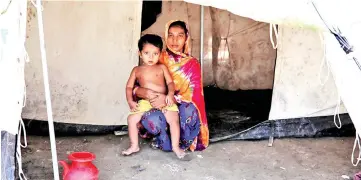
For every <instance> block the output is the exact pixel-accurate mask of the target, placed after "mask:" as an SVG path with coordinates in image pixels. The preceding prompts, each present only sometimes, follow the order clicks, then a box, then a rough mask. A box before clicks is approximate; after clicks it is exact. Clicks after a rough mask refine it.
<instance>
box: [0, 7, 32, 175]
mask: <svg viewBox="0 0 361 180" xmlns="http://www.w3.org/2000/svg"><path fill="white" fill-rule="evenodd" d="M26 7H27V3H26V0H12V1H11V0H1V1H0V13H1V14H0V84H1V85H0V87H1V88H0V132H1V134H0V139H1V145H0V155H1V158H0V160H1V162H0V179H14V172H15V157H14V154H15V151H16V154H17V155H16V158H17V160H18V162H21V150H20V137H21V134H20V131H19V134H18V128H19V123H20V122H22V121H21V112H22V108H23V106H24V98H25V96H24V94H25V80H24V66H25V62H26V60H27V57H28V56H27V53H26V50H25V35H26ZM21 127H23V126H21ZM16 135H18V139H17V143H16ZM25 145H26V144H25ZM18 172H19V173H22V168H21V163H20V165H19V166H18Z"/></svg>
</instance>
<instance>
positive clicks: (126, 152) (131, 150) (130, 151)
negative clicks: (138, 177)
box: [122, 146, 139, 156]
mask: <svg viewBox="0 0 361 180" xmlns="http://www.w3.org/2000/svg"><path fill="white" fill-rule="evenodd" d="M138 151H139V146H130V147H129V148H128V149H127V150H124V151H123V152H122V155H125V156H129V155H131V154H133V153H136V152H138Z"/></svg>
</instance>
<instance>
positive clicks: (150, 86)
mask: <svg viewBox="0 0 361 180" xmlns="http://www.w3.org/2000/svg"><path fill="white" fill-rule="evenodd" d="M141 86H142V85H141ZM142 87H144V88H147V89H150V90H153V91H155V92H158V93H162V94H166V90H167V89H166V85H165V84H156V83H151V82H147V83H144V85H143V86H142Z"/></svg>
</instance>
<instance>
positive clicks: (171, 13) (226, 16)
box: [143, 1, 276, 90]
mask: <svg viewBox="0 0 361 180" xmlns="http://www.w3.org/2000/svg"><path fill="white" fill-rule="evenodd" d="M204 10H205V12H204V14H205V17H204V28H205V30H204V42H203V43H204V60H203V62H204V74H203V77H204V85H205V86H207V85H212V84H215V85H217V86H218V87H219V88H222V89H228V90H238V89H242V90H248V89H271V88H272V85H273V77H274V63H275V59H276V50H275V49H273V48H272V45H271V42H270V38H269V24H267V23H261V22H257V21H254V20H251V19H248V18H244V17H240V16H236V15H234V14H232V13H229V12H227V11H224V10H220V9H216V8H209V7H205V9H204ZM173 19H179V20H183V21H185V22H187V23H189V26H190V33H191V38H192V55H193V56H195V57H197V58H198V59H199V57H200V6H199V5H195V4H191V3H186V2H181V1H175V2H174V1H173V2H172V1H163V5H162V13H161V14H160V15H159V17H158V19H157V21H156V22H155V23H154V24H153V25H152V26H151V27H149V28H148V29H146V30H145V31H143V34H145V33H154V34H158V35H161V36H164V30H165V29H164V28H165V24H166V23H167V22H168V21H170V20H173Z"/></svg>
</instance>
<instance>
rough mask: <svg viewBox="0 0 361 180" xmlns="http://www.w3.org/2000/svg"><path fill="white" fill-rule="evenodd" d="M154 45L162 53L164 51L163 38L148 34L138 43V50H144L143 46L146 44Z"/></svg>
mask: <svg viewBox="0 0 361 180" xmlns="http://www.w3.org/2000/svg"><path fill="white" fill-rule="evenodd" d="M147 43H149V44H152V45H153V46H155V47H158V48H159V50H160V51H162V49H163V41H162V38H161V37H160V36H158V35H155V34H146V35H144V36H142V37H141V38H140V39H139V41H138V49H139V51H142V50H143V46H144V45H145V44H147Z"/></svg>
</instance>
